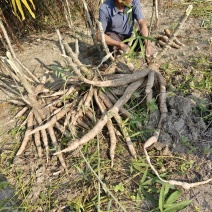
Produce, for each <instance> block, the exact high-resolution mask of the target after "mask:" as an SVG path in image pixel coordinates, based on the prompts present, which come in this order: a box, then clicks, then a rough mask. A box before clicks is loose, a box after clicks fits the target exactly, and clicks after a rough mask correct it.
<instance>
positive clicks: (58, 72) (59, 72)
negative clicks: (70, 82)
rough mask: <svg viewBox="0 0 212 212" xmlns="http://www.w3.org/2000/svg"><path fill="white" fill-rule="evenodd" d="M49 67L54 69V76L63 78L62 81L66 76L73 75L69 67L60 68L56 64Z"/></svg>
mask: <svg viewBox="0 0 212 212" xmlns="http://www.w3.org/2000/svg"><path fill="white" fill-rule="evenodd" d="M50 69H51V70H52V71H54V73H55V76H56V77H57V78H61V79H63V80H64V81H66V80H67V79H68V77H73V76H74V75H73V74H72V73H71V72H70V69H69V68H60V67H58V66H56V65H55V66H54V65H52V66H50Z"/></svg>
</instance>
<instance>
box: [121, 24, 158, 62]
mask: <svg viewBox="0 0 212 212" xmlns="http://www.w3.org/2000/svg"><path fill="white" fill-rule="evenodd" d="M133 33H134V36H133V37H130V38H128V39H126V40H124V41H123V42H124V43H128V42H132V46H131V48H130V51H129V53H128V54H127V56H128V57H129V58H130V57H134V56H135V55H137V54H136V48H137V47H138V46H139V47H140V50H141V55H142V58H145V48H144V44H143V41H144V40H150V41H154V39H153V38H151V37H146V36H141V35H140V33H139V32H138V31H136V29H135V28H134V29H133Z"/></svg>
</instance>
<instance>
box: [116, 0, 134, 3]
mask: <svg viewBox="0 0 212 212" xmlns="http://www.w3.org/2000/svg"><path fill="white" fill-rule="evenodd" d="M117 1H118V3H125V4H131V3H132V1H133V0H117Z"/></svg>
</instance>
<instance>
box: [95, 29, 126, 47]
mask: <svg viewBox="0 0 212 212" xmlns="http://www.w3.org/2000/svg"><path fill="white" fill-rule="evenodd" d="M104 36H105V42H106V44H107V45H109V46H116V47H117V48H118V49H120V50H122V51H124V50H126V49H127V45H126V44H124V43H122V42H120V41H116V40H114V39H112V38H111V37H110V36H108V35H106V34H104ZM97 40H98V41H99V42H101V35H100V33H97Z"/></svg>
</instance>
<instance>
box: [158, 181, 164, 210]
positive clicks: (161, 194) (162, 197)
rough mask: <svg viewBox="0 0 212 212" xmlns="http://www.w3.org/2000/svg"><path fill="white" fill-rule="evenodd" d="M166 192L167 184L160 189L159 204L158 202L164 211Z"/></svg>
mask: <svg viewBox="0 0 212 212" xmlns="http://www.w3.org/2000/svg"><path fill="white" fill-rule="evenodd" d="M164 192H165V186H164V185H163V186H162V188H161V189H160V196H159V204H158V205H159V209H160V211H161V212H163V208H164V200H165V196H164Z"/></svg>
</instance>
